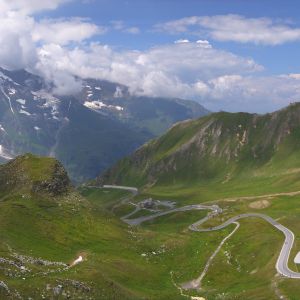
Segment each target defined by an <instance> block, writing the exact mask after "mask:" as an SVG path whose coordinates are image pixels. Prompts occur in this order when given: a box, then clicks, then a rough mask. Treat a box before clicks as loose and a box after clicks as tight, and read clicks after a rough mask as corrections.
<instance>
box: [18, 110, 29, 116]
mask: <svg viewBox="0 0 300 300" xmlns="http://www.w3.org/2000/svg"><path fill="white" fill-rule="evenodd" d="M19 113H20V114H23V115H26V116H31V113H29V112H28V111H26V110H24V109H20V110H19Z"/></svg>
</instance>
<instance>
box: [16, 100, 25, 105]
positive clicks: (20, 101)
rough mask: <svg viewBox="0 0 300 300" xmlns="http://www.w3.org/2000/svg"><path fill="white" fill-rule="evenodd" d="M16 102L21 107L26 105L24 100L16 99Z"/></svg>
mask: <svg viewBox="0 0 300 300" xmlns="http://www.w3.org/2000/svg"><path fill="white" fill-rule="evenodd" d="M16 101H17V102H18V103H20V104H22V105H25V104H26V100H24V99H17V100H16Z"/></svg>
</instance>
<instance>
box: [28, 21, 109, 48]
mask: <svg viewBox="0 0 300 300" xmlns="http://www.w3.org/2000/svg"><path fill="white" fill-rule="evenodd" d="M106 31H107V29H106V28H104V27H99V26H97V25H95V24H93V23H90V22H87V21H86V20H84V19H81V18H72V19H47V20H42V21H41V22H39V23H36V25H35V27H34V30H33V33H32V34H33V39H34V40H35V41H43V42H45V43H56V44H59V45H67V44H68V43H70V42H81V41H83V40H86V39H89V38H91V37H92V36H94V35H97V34H103V33H105V32H106Z"/></svg>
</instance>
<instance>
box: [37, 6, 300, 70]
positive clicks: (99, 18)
mask: <svg viewBox="0 0 300 300" xmlns="http://www.w3.org/2000/svg"><path fill="white" fill-rule="evenodd" d="M299 10H300V3H299V1H296V0H286V1H284V0H276V1H272V0H251V1H249V0H225V1H224V0H184V1H182V0H124V1H123V0H90V1H89V0H87V1H75V2H71V3H67V4H65V5H63V6H62V7H60V8H59V9H58V10H55V11H52V12H46V13H44V14H43V16H44V17H45V16H46V17H53V18H65V17H74V16H79V17H83V18H89V19H91V20H92V21H93V22H94V23H96V24H99V25H103V26H107V25H109V24H110V22H111V21H114V20H120V21H121V20H122V21H123V22H124V23H125V24H126V25H127V26H130V27H131V26H132V27H133V26H134V27H138V28H140V29H141V33H142V34H139V35H132V34H126V33H122V32H120V31H113V30H112V31H110V32H109V34H107V35H103V36H98V37H96V39H97V40H98V41H101V42H102V43H107V44H110V45H112V46H115V47H123V48H127V49H139V50H145V49H147V48H149V47H152V46H155V45H157V44H163V43H171V42H173V41H174V40H176V39H179V38H188V39H195V37H194V36H191V35H189V34H188V33H186V34H177V35H169V34H164V33H157V32H153V30H152V29H153V25H155V24H157V23H162V22H167V21H171V20H174V19H180V18H184V17H189V16H195V15H199V16H201V15H204V16H207V15H208V16H214V15H226V14H239V15H243V16H245V17H249V18H261V17H269V18H272V19H275V20H276V19H283V20H289V21H290V22H291V23H293V24H294V25H295V26H297V25H299V23H300V17H299ZM211 43H212V44H213V45H215V46H216V47H220V48H222V49H226V50H229V51H232V52H234V53H237V54H239V55H243V56H250V57H252V58H254V59H255V60H256V61H258V62H259V63H261V64H263V65H264V66H265V67H266V70H265V71H266V73H269V74H271V73H274V74H281V73H282V72H287V73H292V72H297V71H298V70H300V59H299V49H300V41H298V42H293V43H287V44H283V45H278V46H276V47H274V46H266V45H264V46H255V45H251V44H242V45H241V44H238V43H232V42H230V43H228V42H226V43H224V42H223V43H220V42H217V41H211Z"/></svg>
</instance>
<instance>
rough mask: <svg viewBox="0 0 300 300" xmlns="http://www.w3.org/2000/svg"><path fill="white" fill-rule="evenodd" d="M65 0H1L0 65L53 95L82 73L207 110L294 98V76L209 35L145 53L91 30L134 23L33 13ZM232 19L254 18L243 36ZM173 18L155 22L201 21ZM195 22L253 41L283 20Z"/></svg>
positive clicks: (180, 25) (74, 86) (297, 84)
mask: <svg viewBox="0 0 300 300" xmlns="http://www.w3.org/2000/svg"><path fill="white" fill-rule="evenodd" d="M35 2H36V3H35ZM66 2H67V1H63V0H60V1H59V0H56V1H53V0H51V1H43V2H41V1H30V3H28V1H25V0H24V1H22V0H18V1H14V3H13V4H11V2H10V1H3V0H2V1H1V0H0V43H1V45H2V47H1V48H0V65H1V66H2V67H4V68H7V69H20V68H26V69H28V70H29V71H32V72H35V73H37V74H39V75H42V76H43V77H44V78H45V79H47V80H48V81H50V82H51V83H53V84H54V86H55V88H54V92H55V93H57V94H72V93H75V92H77V91H78V90H79V89H80V88H81V83H80V80H78V77H80V78H95V79H106V80H110V81H115V82H119V83H122V84H125V85H127V86H128V87H129V89H130V92H131V93H132V94H135V95H149V96H160V97H161V96H165V97H177V98H189V99H194V100H198V101H199V102H201V103H203V104H204V105H205V106H207V107H208V108H210V109H212V110H219V109H223V110H230V111H244V110H247V111H251V112H265V111H271V110H273V109H277V108H280V107H282V106H284V105H287V104H288V103H290V102H293V101H297V100H300V75H299V74H283V75H278V76H262V75H261V73H262V71H263V70H264V67H263V66H261V65H260V64H258V63H257V62H255V61H254V60H253V59H251V58H249V57H241V56H238V55H235V54H233V53H231V52H229V51H224V50H221V49H216V48H215V47H213V45H212V44H211V43H210V42H209V40H207V39H200V40H195V41H194V42H191V41H189V40H187V39H184V38H182V39H179V40H177V41H175V42H174V43H172V44H165V45H158V46H156V47H153V48H150V49H147V50H143V51H136V50H119V49H115V48H113V47H110V46H109V45H103V44H101V43H99V42H95V40H96V39H95V36H99V35H101V34H105V33H107V32H109V30H110V29H109V26H113V28H114V30H119V31H124V32H126V31H128V30H129V31H132V32H131V33H134V34H136V33H138V32H139V30H138V29H136V30H135V29H133V27H127V26H126V25H124V23H123V22H120V21H115V22H113V23H111V24H110V25H109V26H108V27H103V26H99V25H96V24H93V23H92V22H91V21H90V20H87V19H80V18H69V19H43V20H38V19H37V18H36V17H35V14H36V13H37V12H39V11H41V10H47V9H55V8H57V7H58V6H59V5H61V4H64V3H66ZM208 18H211V19H208ZM233 20H235V21H236V22H237V25H236V26H237V27H239V28H240V32H246V31H247V30H246V29H247V28H248V27H245V26H244V27H243V24H246V23H247V24H248V23H249V22H250V23H251V22H252V27H253V31H252V32H251V30H250V29H249V28H248V31H249V32H248V35H247V36H246V37H245V36H244V37H243V38H242V37H241V36H240V35H233V33H232V30H231V29H230V28H231V27H232V26H234V24H235V23H232V24H231V23H230V22H232V21H233ZM229 21H230V22H229ZM174 22H176V24H175V23H174ZM174 22H173V23H170V22H169V23H165V24H163V25H162V24H160V25H159V26H160V30H162V29H163V30H168V31H169V32H171V31H176V32H177V33H178V32H182V33H183V32H185V31H186V30H190V26H195V25H197V26H199V24H198V23H199V19H198V17H195V18H186V19H182V20H179V21H174ZM201 22H202V23H201V24H202V25H201V26H204V25H205V24H206V25H205V26H206V28H208V27H209V28H210V30H211V36H212V37H214V38H215V39H221V38H223V39H231V40H233V39H234V37H235V36H238V37H239V40H240V41H241V42H243V41H247V40H251V41H254V42H255V41H257V43H260V42H259V41H262V37H261V36H256V35H255V32H256V30H257V29H256V28H261V27H263V28H267V29H268V28H269V29H268V30H275V31H276V30H277V31H278V37H281V35H280V34H279V33H280V32H282V31H284V30H283V29H282V28H283V27H282V26H287V25H276V24H275V25H274V24H273V23H270V21H267V20H266V19H253V20H252V21H251V20H250V21H249V20H245V18H242V17H238V16H233V15H228V16H222V17H220V16H215V17H206V19H205V18H204V19H201ZM210 22H211V23H210ZM224 22H225V23H226V24H227V23H228V22H229V23H230V24H231V25H230V24H229V25H228V24H227V25H226V24H225V23H224ZM203 24H204V25H203ZM216 24H218V26H217V25H216ZM248 25H249V24H248ZM248 25H247V26H248ZM278 26H279V27H278ZM270 28H271V29H270ZM293 30H294V29H291V31H292V33H289V30H288V33H289V34H290V35H289V34H288V33H286V34H287V35H289V36H290V39H292V37H293V38H294V36H295V34H296V33H295V32H294V31H293ZM295 30H296V29H295ZM221 32H223V33H221ZM224 32H225V33H224ZM252 35H253V36H254V37H251V36H252ZM264 36H265V37H266V36H267V40H268V41H270V43H273V44H274V45H275V44H276V43H278V41H275V40H273V37H271V35H268V34H265V35H264ZM254 38H255V39H256V40H254ZM290 39H286V41H287V40H290ZM281 42H282V37H281Z"/></svg>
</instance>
